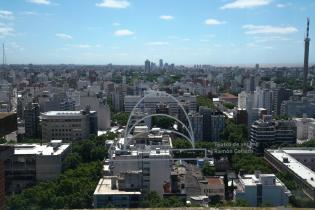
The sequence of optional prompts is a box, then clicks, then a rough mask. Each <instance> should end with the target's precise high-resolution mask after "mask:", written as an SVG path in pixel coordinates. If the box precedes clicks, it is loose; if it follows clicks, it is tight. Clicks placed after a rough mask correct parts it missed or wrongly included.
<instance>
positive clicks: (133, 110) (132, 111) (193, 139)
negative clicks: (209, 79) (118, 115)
mask: <svg viewBox="0 0 315 210" xmlns="http://www.w3.org/2000/svg"><path fill="white" fill-rule="evenodd" d="M156 93H159V94H161V95H162V94H164V95H166V96H168V97H170V98H171V99H173V100H174V101H175V102H177V104H178V105H179V107H180V108H181V109H182V111H183V112H184V114H185V117H186V119H187V121H188V126H189V129H190V132H191V134H192V138H191V140H192V142H193V148H195V135H194V131H193V129H192V125H191V121H190V119H189V117H188V114H187V112H186V110H185V108H184V107H183V106H182V104H181V103H180V101H178V100H177V99H176V98H175V97H174V96H172V95H170V94H168V93H165V92H161V91H152V92H151V93H149V94H147V95H145V96H144V97H142V98H141V99H140V100H139V101H138V102H137V104H136V105H135V106H134V107H133V108H132V110H131V112H130V115H129V117H128V122H127V125H126V130H125V136H124V139H125V141H126V140H127V133H128V127H129V124H130V121H131V117H132V116H133V115H134V112H135V110H136V108H137V107H138V106H139V104H140V103H141V102H142V101H143V100H144V99H146V98H148V97H149V96H153V95H154V94H156Z"/></svg>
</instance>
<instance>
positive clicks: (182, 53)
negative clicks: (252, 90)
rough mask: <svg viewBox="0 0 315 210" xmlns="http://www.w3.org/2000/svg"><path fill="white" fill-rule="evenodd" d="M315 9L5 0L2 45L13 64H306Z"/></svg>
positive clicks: (305, 4)
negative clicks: (307, 35) (306, 44)
mask: <svg viewBox="0 0 315 210" xmlns="http://www.w3.org/2000/svg"><path fill="white" fill-rule="evenodd" d="M314 8H315V3H314V2H312V1H311V0H305V1H297V0H292V1H280V0H213V1H210V0H203V1H198V4H196V2H195V1H185V2H184V3H183V2H182V1H179V0H174V1H171V2H169V1H166V0H165V1H150V2H149V1H144V0H93V1H86V0H79V1H77V0H76V1H75V0H69V1H66V2H65V1H61V0H14V1H7V2H0V42H1V43H5V46H6V57H7V63H8V64H28V63H34V64H62V63H63V64H108V63H113V64H117V65H126V64H131V65H143V63H144V61H145V60H146V59H149V60H151V61H154V62H158V60H159V59H160V58H162V59H164V60H165V61H166V62H169V63H175V64H183V65H192V64H212V65H228V64H235V65H239V64H245V65H250V64H254V63H261V64H300V65H302V63H303V53H304V51H303V49H304V37H305V28H306V18H307V17H310V19H311V24H310V38H311V39H312V37H313V34H314V32H313V31H314V30H313V28H314V25H315V24H314V23H313V22H314V21H312V20H315V15H314V14H312V10H314ZM47 26H49V27H47ZM314 47H315V46H314V42H312V41H311V43H310V63H311V64H314V62H315V57H314V56H313V55H314V53H313V52H314Z"/></svg>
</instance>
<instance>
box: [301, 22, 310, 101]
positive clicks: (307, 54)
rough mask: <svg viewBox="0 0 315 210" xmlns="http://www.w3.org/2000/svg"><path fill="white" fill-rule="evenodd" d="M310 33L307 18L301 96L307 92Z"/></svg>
mask: <svg viewBox="0 0 315 210" xmlns="http://www.w3.org/2000/svg"><path fill="white" fill-rule="evenodd" d="M309 33H310V19H309V18H307V28H306V37H305V40H304V42H305V46H304V73H303V96H306V94H307V87H308V86H307V79H308V63H309V48H310V41H311V39H310V38H309Z"/></svg>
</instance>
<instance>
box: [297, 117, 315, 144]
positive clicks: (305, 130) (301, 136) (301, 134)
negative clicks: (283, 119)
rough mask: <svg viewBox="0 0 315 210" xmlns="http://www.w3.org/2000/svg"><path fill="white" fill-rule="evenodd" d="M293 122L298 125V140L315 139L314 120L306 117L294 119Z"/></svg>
mask: <svg viewBox="0 0 315 210" xmlns="http://www.w3.org/2000/svg"><path fill="white" fill-rule="evenodd" d="M293 120H294V121H295V124H296V128H297V139H298V140H307V139H309V137H310V138H313V137H314V134H313V129H312V128H313V125H314V123H315V119H314V118H307V117H305V116H304V117H303V118H293ZM312 123H313V124H312ZM309 128H310V132H309Z"/></svg>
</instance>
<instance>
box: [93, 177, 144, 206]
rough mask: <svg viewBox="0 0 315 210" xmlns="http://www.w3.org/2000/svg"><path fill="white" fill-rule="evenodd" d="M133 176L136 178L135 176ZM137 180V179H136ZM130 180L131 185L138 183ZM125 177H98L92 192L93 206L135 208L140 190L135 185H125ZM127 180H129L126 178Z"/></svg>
mask: <svg viewBox="0 0 315 210" xmlns="http://www.w3.org/2000/svg"><path fill="white" fill-rule="evenodd" d="M135 178H137V177H136V176H135ZM138 180H139V179H138ZM138 180H134V179H133V180H132V181H133V183H132V184H133V185H137V184H140V183H139V181H138ZM125 181H126V180H125V177H123V178H122V177H117V176H105V177H103V178H101V179H100V181H99V182H98V185H97V187H96V189H95V191H94V194H93V206H94V208H106V207H113V206H114V207H116V208H135V207H137V206H138V204H139V201H140V197H141V192H140V190H139V188H138V189H137V187H134V186H133V187H130V186H122V185H125ZM128 181H129V180H128Z"/></svg>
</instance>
